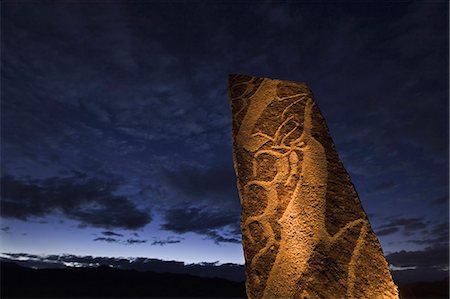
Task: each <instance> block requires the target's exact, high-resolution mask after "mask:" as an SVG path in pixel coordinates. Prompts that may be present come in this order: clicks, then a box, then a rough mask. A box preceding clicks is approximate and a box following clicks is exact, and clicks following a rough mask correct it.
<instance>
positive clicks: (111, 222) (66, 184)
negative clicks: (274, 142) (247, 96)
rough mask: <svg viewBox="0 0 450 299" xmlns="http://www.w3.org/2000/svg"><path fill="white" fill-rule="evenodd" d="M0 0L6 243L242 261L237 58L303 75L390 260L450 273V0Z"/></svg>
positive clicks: (48, 249) (24, 248) (241, 69)
mask: <svg viewBox="0 0 450 299" xmlns="http://www.w3.org/2000/svg"><path fill="white" fill-rule="evenodd" d="M1 13H2V15H1V17H2V18H1V22H2V24H1V25H2V27H1V33H2V43H1V51H2V52H1V53H2V68H1V84H2V85H1V108H2V109H1V142H2V147H1V154H2V161H1V162H2V165H1V166H2V201H1V216H2V232H1V237H2V239H1V240H2V248H1V249H2V252H15V253H20V252H25V253H32V254H63V253H69V254H78V255H92V256H111V257H117V256H125V257H152V258H159V259H173V260H180V261H185V262H201V261H207V262H212V261H220V262H235V263H242V262H243V254H242V249H241V245H240V243H239V242H240V232H239V217H240V204H239V199H238V195H237V191H236V184H235V177H234V171H233V163H232V148H231V115H230V109H229V103H228V97H227V91H226V87H227V75H228V74H229V73H239V74H248V75H255V76H263V77H270V78H279V79H286V80H292V81H301V82H306V83H307V84H308V85H309V86H310V88H311V89H312V90H313V92H314V94H315V97H316V101H317V103H318V105H319V107H320V109H321V111H322V112H323V114H324V116H325V119H326V120H327V123H328V126H329V128H330V131H331V135H332V137H333V139H334V142H335V145H336V148H337V150H338V153H339V156H340V157H341V159H342V160H343V162H344V165H345V167H346V169H347V170H348V172H349V174H350V176H351V178H352V180H353V182H354V184H355V186H356V189H357V191H358V192H359V195H360V197H361V200H362V203H363V206H364V208H365V210H366V212H367V213H368V214H369V218H370V222H371V224H372V226H373V228H374V230H375V231H376V232H377V233H378V236H379V238H380V241H381V243H382V246H383V250H384V252H385V253H386V254H387V255H388V256H390V258H389V259H390V261H392V263H393V264H395V266H396V267H402V266H411V265H413V266H415V267H416V268H423V269H425V270H426V269H428V270H430V269H434V270H436V269H444V268H446V269H447V271H448V257H447V253H445V254H443V253H444V252H448V209H449V207H448V179H449V178H448V133H449V130H448V111H449V110H448V108H449V107H448V79H449V76H448V75H449V68H448V66H449V65H448V33H449V32H448V3H447V1H427V2H425V1H424V2H410V1H402V2H392V3H389V2H380V1H374V2H360V1H358V2H349V3H344V2H342V3H340V2H330V3H317V2H302V3H300V2H298V3H289V2H283V3H269V2H264V3H258V4H256V3H249V2H246V3H220V4H215V5H213V4H202V3H194V2H193V3H190V4H183V3H171V4H163V3H158V2H146V3H142V2H138V1H136V2H128V3H125V2H118V1H114V2H106V1H105V2H97V3H93V2H89V1H80V2H38V1H34V2H20V1H3V2H2V12H1ZM402 250H404V251H402ZM436 252H437V253H436ZM436 254H438V255H439V256H440V257H442V258H440V259H436V258H435V259H431V258H430V257H431V256H434V257H435V256H436ZM433 267H434V268H433ZM441 272H442V271H441ZM447 273H448V272H447ZM447 275H448V274H447Z"/></svg>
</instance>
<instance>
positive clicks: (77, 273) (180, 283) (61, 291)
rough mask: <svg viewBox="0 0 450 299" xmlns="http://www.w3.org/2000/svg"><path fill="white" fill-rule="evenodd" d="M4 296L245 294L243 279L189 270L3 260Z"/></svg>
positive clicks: (195, 296) (213, 295) (122, 296)
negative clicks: (205, 275)
mask: <svg viewBox="0 0 450 299" xmlns="http://www.w3.org/2000/svg"><path fill="white" fill-rule="evenodd" d="M0 295H1V298H26V297H33V298H68V297H72V298H73V297H78V298H87V297H90V298H112V297H115V298H131V297H134V298H138V297H140V298H143V297H146V298H149V297H150V298H151V297H159V298H174V297H176V298H180V297H184V298H205V297H209V298H211V297H215V298H220V297H221V298H245V297H246V294H245V286H244V283H243V282H242V283H239V282H234V281H230V280H226V279H221V278H203V277H196V276H192V275H188V274H172V273H154V272H149V271H147V272H138V271H136V270H118V269H114V268H110V267H108V266H100V267H97V268H65V269H31V268H25V267H22V266H19V265H17V264H14V263H10V262H3V263H1V292H0Z"/></svg>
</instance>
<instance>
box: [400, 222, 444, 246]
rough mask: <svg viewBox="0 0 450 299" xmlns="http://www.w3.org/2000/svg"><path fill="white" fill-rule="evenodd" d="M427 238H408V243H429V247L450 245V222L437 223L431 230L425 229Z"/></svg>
mask: <svg viewBox="0 0 450 299" xmlns="http://www.w3.org/2000/svg"><path fill="white" fill-rule="evenodd" d="M425 232H426V234H425V236H426V237H425V238H417V237H416V238H415V239H409V240H407V242H408V243H413V244H417V245H427V246H429V247H443V246H448V242H449V223H448V222H442V223H438V224H435V225H434V226H433V227H432V228H431V229H430V230H429V231H428V230H426V231H425Z"/></svg>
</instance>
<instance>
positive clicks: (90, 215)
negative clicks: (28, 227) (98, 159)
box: [0, 173, 151, 229]
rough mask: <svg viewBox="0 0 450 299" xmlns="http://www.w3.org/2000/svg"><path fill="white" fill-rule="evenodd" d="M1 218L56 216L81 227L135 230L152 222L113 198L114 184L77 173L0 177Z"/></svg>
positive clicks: (132, 206)
mask: <svg viewBox="0 0 450 299" xmlns="http://www.w3.org/2000/svg"><path fill="white" fill-rule="evenodd" d="M1 183H2V184H1V185H2V190H1V192H2V201H1V202H0V205H1V213H2V216H3V217H9V218H16V219H21V220H24V221H27V220H28V219H30V218H36V217H38V218H43V217H45V216H47V215H50V214H54V213H57V212H60V213H62V214H63V215H64V216H66V217H68V218H70V219H74V220H78V221H80V226H82V227H83V226H94V227H102V228H123V229H138V228H142V227H144V226H145V225H146V224H148V223H149V222H150V221H151V216H150V214H149V212H148V211H145V210H141V209H139V208H138V207H137V206H136V204H135V203H134V202H132V201H131V200H129V199H128V198H126V197H124V196H119V195H115V191H116V189H117V188H118V186H119V185H120V183H119V182H117V181H108V180H103V179H100V178H89V177H87V176H86V175H85V174H82V173H77V174H75V175H73V176H70V177H51V178H47V179H44V180H26V181H24V180H19V179H17V178H15V177H13V176H10V175H6V176H4V177H2V180H1Z"/></svg>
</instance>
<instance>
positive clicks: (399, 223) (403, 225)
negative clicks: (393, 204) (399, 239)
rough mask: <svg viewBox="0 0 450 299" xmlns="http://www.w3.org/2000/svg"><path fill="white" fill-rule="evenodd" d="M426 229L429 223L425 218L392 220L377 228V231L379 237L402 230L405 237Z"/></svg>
mask: <svg viewBox="0 0 450 299" xmlns="http://www.w3.org/2000/svg"><path fill="white" fill-rule="evenodd" d="M425 228H427V222H426V221H425V220H424V219H423V218H390V219H389V220H388V223H386V224H383V225H381V226H379V227H377V228H376V230H375V231H376V233H377V235H379V236H387V235H391V234H394V233H396V232H398V231H400V230H402V231H403V233H404V234H405V235H409V234H411V233H413V232H416V231H418V230H422V229H425Z"/></svg>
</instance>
